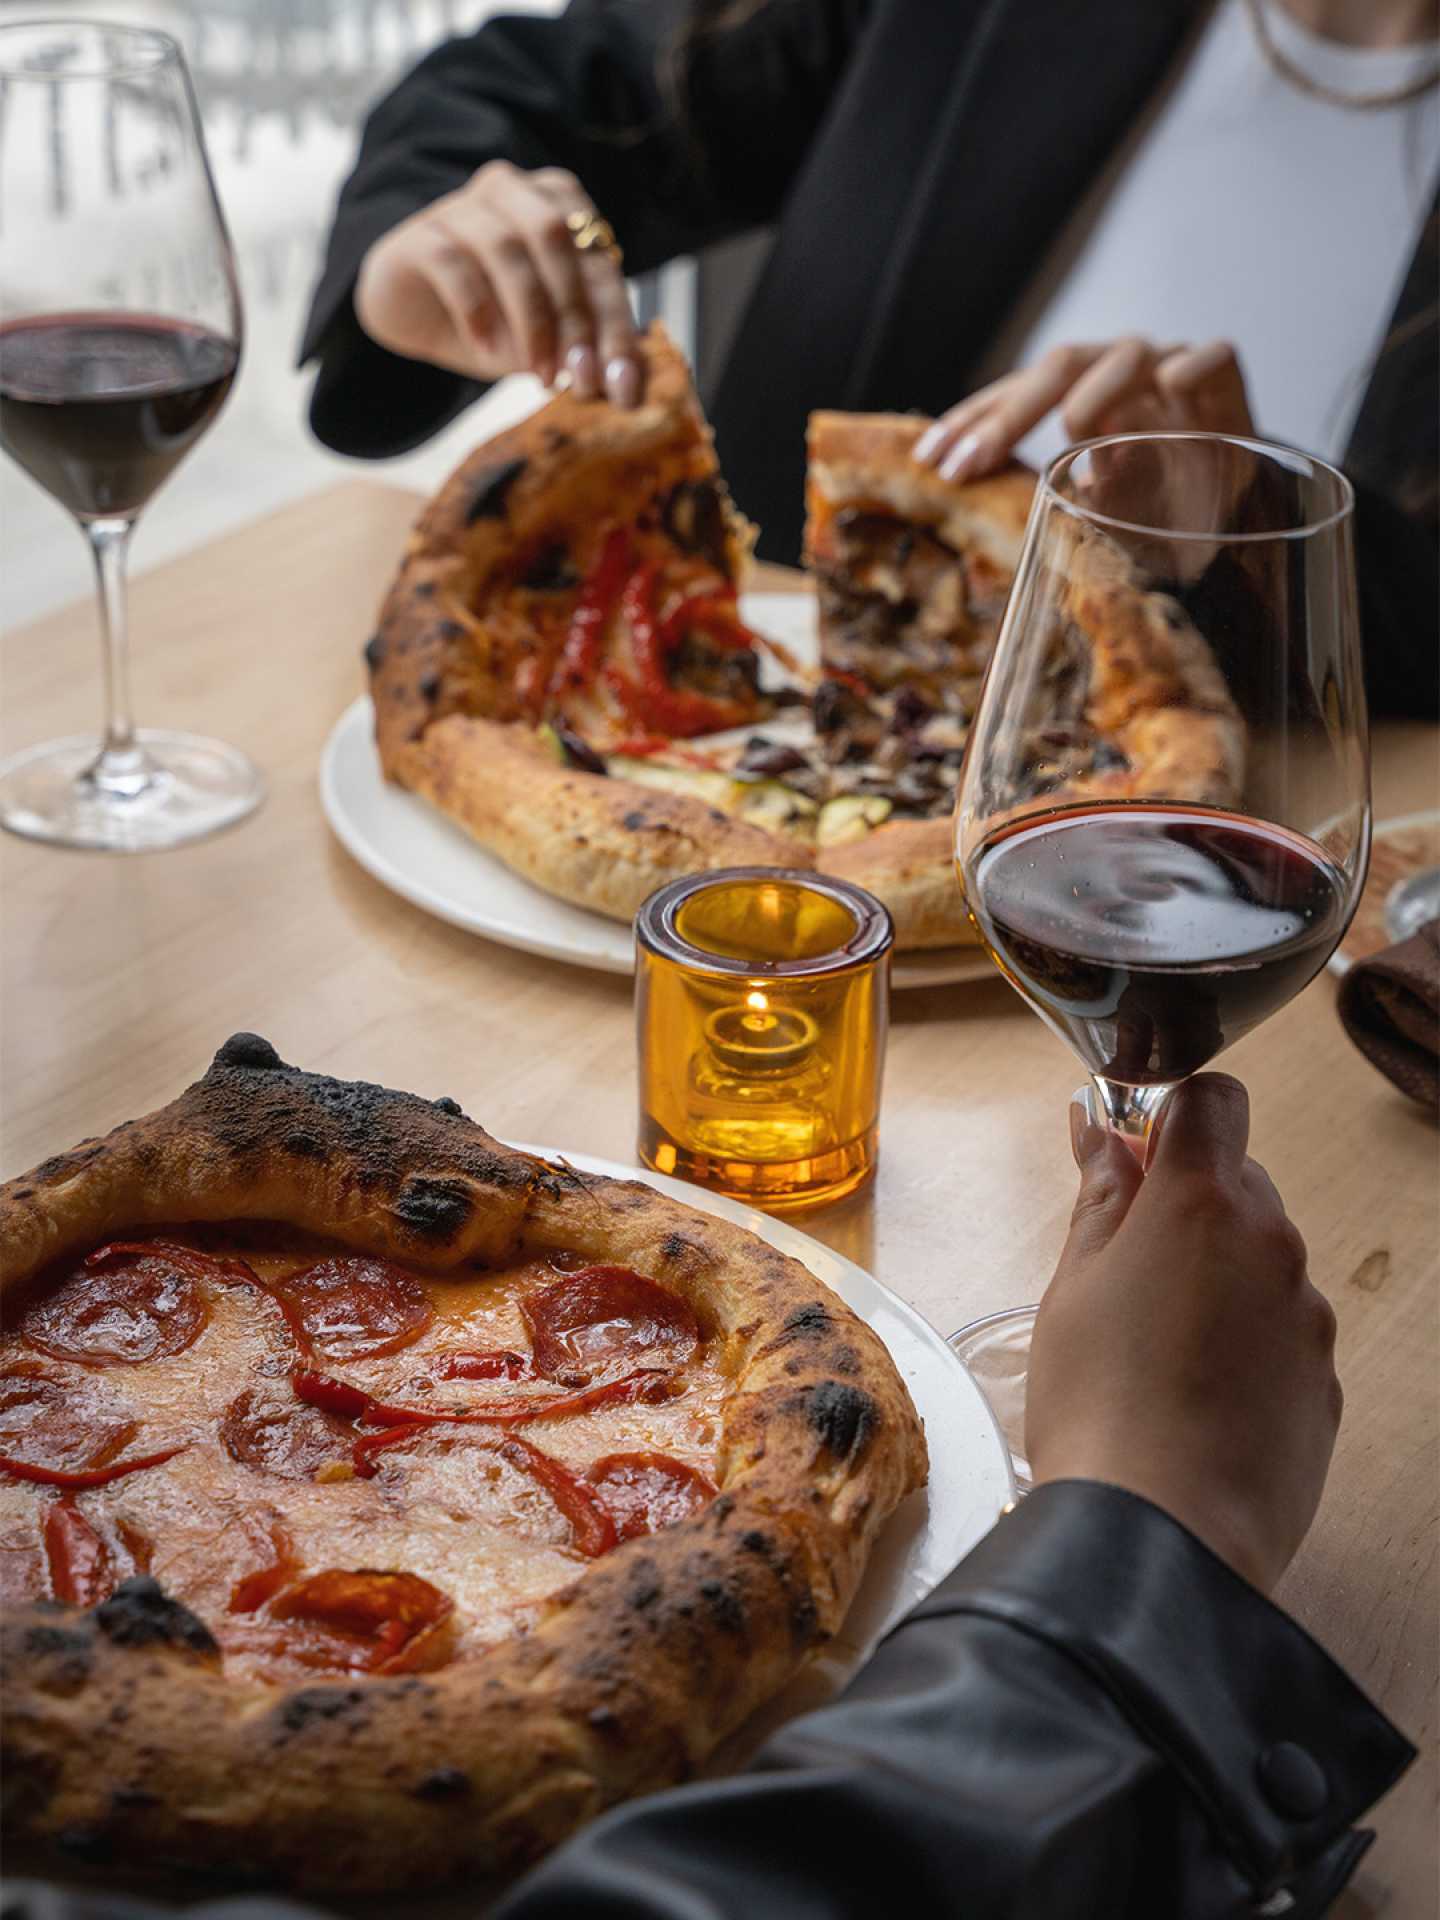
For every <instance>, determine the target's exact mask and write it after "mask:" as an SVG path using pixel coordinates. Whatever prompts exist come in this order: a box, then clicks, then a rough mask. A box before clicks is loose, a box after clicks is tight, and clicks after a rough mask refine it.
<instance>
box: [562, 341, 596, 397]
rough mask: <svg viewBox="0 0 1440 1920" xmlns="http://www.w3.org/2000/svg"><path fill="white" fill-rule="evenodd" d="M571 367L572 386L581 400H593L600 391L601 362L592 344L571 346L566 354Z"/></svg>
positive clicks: (567, 364)
mask: <svg viewBox="0 0 1440 1920" xmlns="http://www.w3.org/2000/svg"><path fill="white" fill-rule="evenodd" d="M565 364H566V366H567V367H568V368H569V369H570V386H571V391H572V392H574V393H575V394H576V395H577V396H578V397H579V398H580V399H581V400H593V399H595V398H596V396H597V395H598V394H599V392H600V362H599V360H598V359H597V358H596V357H595V349H594V347H592V346H588V345H585V344H582V345H580V346H578V347H571V349H570V351H569V352H568V353H567V354H566V356H565Z"/></svg>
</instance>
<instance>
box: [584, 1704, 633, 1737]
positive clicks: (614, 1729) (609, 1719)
mask: <svg viewBox="0 0 1440 1920" xmlns="http://www.w3.org/2000/svg"><path fill="white" fill-rule="evenodd" d="M585 1724H586V1725H587V1726H589V1727H592V1728H593V1729H594V1731H595V1732H596V1733H598V1734H600V1735H601V1736H602V1738H604V1739H607V1740H614V1739H616V1738H618V1736H619V1735H620V1734H621V1733H622V1732H623V1731H624V1722H623V1721H622V1720H621V1718H620V1716H619V1714H618V1713H616V1711H615V1709H614V1708H613V1707H592V1708H591V1709H590V1711H589V1713H587V1714H586V1716H585Z"/></svg>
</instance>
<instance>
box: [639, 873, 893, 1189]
mask: <svg viewBox="0 0 1440 1920" xmlns="http://www.w3.org/2000/svg"><path fill="white" fill-rule="evenodd" d="M635 932H636V940H637V944H638V949H639V954H638V965H637V970H636V1015H637V1022H638V1029H639V1047H640V1143H639V1150H640V1157H641V1159H642V1160H643V1161H644V1163H645V1165H646V1166H648V1167H653V1168H654V1169H655V1171H656V1172H657V1173H673V1174H678V1175H679V1176H680V1177H681V1178H682V1179H687V1180H695V1181H698V1182H700V1183H701V1184H702V1185H705V1186H711V1187H715V1188H717V1189H719V1190H720V1191H722V1192H725V1193H731V1194H735V1195H737V1196H739V1197H743V1198H745V1199H749V1200H754V1201H757V1202H759V1203H760V1204H761V1205H763V1206H769V1207H785V1206H806V1205H814V1204H816V1203H817V1202H819V1201H822V1200H833V1199H837V1198H838V1197H839V1196H840V1195H841V1194H844V1193H849V1192H851V1191H852V1190H853V1189H854V1188H855V1187H858V1186H859V1185H860V1184H861V1182H862V1181H864V1180H865V1179H867V1178H868V1177H869V1175H870V1174H871V1172H872V1171H873V1169H874V1165H875V1154H876V1146H877V1141H878V1119H879V1106H880V1083H881V1076H882V1072H883V1068H884V1059H885V1035H886V1025H887V1018H888V1005H889V956H890V946H891V940H892V932H891V926H890V916H889V915H888V914H887V913H886V911H885V909H884V907H883V906H881V904H880V902H879V901H878V900H876V899H874V898H873V897H872V896H871V895H870V894H868V893H865V892H864V891H863V890H862V889H861V888H859V887H853V886H850V885H848V884H847V883H846V882H844V881H839V880H831V879H829V878H827V877H825V876H823V875H819V874H805V875H803V876H801V875H792V874H788V873H785V872H784V871H783V870H781V871H777V870H776V869H775V868H773V867H739V868H732V869H730V870H728V871H724V872H720V873H701V874H692V875H691V876H690V877H689V878H687V879H684V880H677V881H674V882H672V883H671V885H670V886H668V887H663V888H661V890H660V892H659V893H657V894H654V895H652V896H651V898H650V899H649V900H647V901H646V903H645V905H644V906H643V907H642V908H641V910H640V914H639V917H638V919H637V920H636V923H635Z"/></svg>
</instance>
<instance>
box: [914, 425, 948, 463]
mask: <svg viewBox="0 0 1440 1920" xmlns="http://www.w3.org/2000/svg"><path fill="white" fill-rule="evenodd" d="M944 439H945V424H944V422H943V421H941V420H937V421H936V422H935V424H934V425H933V426H929V427H927V428H926V429H925V431H924V433H922V434H921V436H920V438H919V439H918V440H917V441H916V442H915V448H914V453H913V456H912V457H913V458H914V459H916V460H919V461H921V462H922V463H926V462H930V461H933V460H934V458H935V456H936V454H937V453H938V452H939V451H940V448H941V446H942V444H943V443H944Z"/></svg>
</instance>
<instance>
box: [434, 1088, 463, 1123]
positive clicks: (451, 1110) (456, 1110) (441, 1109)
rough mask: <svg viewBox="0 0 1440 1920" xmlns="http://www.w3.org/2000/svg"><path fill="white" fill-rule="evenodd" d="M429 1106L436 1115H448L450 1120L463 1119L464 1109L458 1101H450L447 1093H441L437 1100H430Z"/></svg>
mask: <svg viewBox="0 0 1440 1920" xmlns="http://www.w3.org/2000/svg"><path fill="white" fill-rule="evenodd" d="M430 1104H431V1106H433V1107H434V1108H435V1110H436V1112H437V1113H448V1114H449V1115H450V1117H451V1119H452V1120H463V1119H464V1118H465V1109H464V1108H463V1107H462V1106H461V1105H460V1102H459V1101H458V1100H452V1099H451V1098H450V1096H449V1094H448V1093H442V1094H441V1096H440V1098H439V1099H438V1100H432V1101H431V1103H430Z"/></svg>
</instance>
